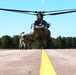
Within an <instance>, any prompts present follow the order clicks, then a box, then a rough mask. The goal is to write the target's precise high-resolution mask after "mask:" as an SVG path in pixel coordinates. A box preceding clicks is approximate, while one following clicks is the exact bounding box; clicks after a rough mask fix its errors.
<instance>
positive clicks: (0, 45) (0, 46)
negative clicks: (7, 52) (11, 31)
mask: <svg viewBox="0 0 76 75" xmlns="http://www.w3.org/2000/svg"><path fill="white" fill-rule="evenodd" d="M0 48H2V43H1V38H0Z"/></svg>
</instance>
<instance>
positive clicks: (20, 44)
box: [19, 32, 25, 49]
mask: <svg viewBox="0 0 76 75" xmlns="http://www.w3.org/2000/svg"><path fill="white" fill-rule="evenodd" d="M24 36H25V34H24V32H22V33H21V34H20V36H19V39H20V40H19V49H22V47H24V48H25V42H24Z"/></svg>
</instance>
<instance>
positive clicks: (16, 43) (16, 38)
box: [13, 36, 19, 48]
mask: <svg viewBox="0 0 76 75" xmlns="http://www.w3.org/2000/svg"><path fill="white" fill-rule="evenodd" d="M13 44H14V48H18V47H19V38H18V36H14V37H13Z"/></svg>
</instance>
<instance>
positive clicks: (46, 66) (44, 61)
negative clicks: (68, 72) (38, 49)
mask: <svg viewBox="0 0 76 75" xmlns="http://www.w3.org/2000/svg"><path fill="white" fill-rule="evenodd" d="M40 75H56V72H55V70H54V68H53V66H52V64H51V62H50V60H49V58H48V56H47V54H46V52H45V51H44V50H42V58H41V65H40Z"/></svg>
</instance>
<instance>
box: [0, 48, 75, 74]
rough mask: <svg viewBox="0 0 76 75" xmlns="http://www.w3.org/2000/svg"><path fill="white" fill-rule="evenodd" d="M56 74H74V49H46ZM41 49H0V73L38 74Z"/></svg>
mask: <svg viewBox="0 0 76 75" xmlns="http://www.w3.org/2000/svg"><path fill="white" fill-rule="evenodd" d="M46 53H47V55H48V57H49V59H50V61H51V63H52V65H53V67H54V69H55V71H56V73H57V75H76V50H72V49H70V50H54V49H51V50H48V49H47V50H46ZM40 62H41V50H0V75H39V71H40Z"/></svg>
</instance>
